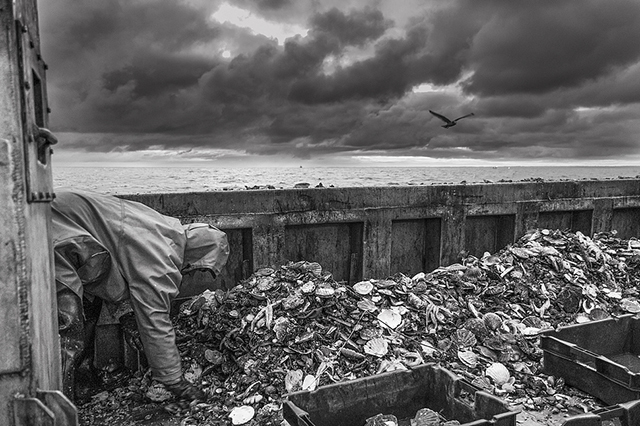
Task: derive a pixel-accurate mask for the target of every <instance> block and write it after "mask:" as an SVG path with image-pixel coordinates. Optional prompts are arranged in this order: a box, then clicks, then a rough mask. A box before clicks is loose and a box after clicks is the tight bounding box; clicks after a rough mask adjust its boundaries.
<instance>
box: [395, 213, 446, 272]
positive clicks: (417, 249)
mask: <svg viewBox="0 0 640 426" xmlns="http://www.w3.org/2000/svg"><path fill="white" fill-rule="evenodd" d="M391 233H392V239H391V273H392V274H393V273H396V272H402V273H403V274H407V275H415V274H417V273H418V272H424V271H432V270H434V269H435V268H437V267H438V266H439V263H440V262H439V259H440V219H439V218H434V219H414V220H394V221H393V222H392V231H391Z"/></svg>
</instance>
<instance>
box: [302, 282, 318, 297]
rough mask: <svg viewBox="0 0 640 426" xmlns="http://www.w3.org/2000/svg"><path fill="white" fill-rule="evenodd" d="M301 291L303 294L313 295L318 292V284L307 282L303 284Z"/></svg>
mask: <svg viewBox="0 0 640 426" xmlns="http://www.w3.org/2000/svg"><path fill="white" fill-rule="evenodd" d="M300 291H302V293H304V294H311V293H313V292H314V291H316V284H315V283H314V282H313V281H307V282H306V283H304V284H302V287H300Z"/></svg>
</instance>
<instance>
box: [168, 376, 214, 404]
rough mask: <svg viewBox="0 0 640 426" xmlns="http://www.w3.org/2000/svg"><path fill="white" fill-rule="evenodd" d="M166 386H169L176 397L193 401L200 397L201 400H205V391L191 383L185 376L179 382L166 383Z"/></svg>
mask: <svg viewBox="0 0 640 426" xmlns="http://www.w3.org/2000/svg"><path fill="white" fill-rule="evenodd" d="M164 387H165V388H167V390H168V391H169V392H171V393H172V394H173V395H175V397H176V398H178V399H184V400H187V401H193V400H195V399H198V400H200V401H204V400H205V395H204V392H202V391H201V390H200V389H198V388H197V387H195V386H194V385H192V384H191V383H189V382H188V381H187V380H185V379H184V378H181V379H180V380H179V381H178V382H176V383H173V384H170V385H168V384H165V385H164Z"/></svg>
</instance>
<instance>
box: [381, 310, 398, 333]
mask: <svg viewBox="0 0 640 426" xmlns="http://www.w3.org/2000/svg"><path fill="white" fill-rule="evenodd" d="M377 318H378V321H380V322H381V323H382V324H384V325H386V326H387V327H389V328H392V329H393V328H396V327H397V326H399V325H400V323H401V322H402V315H400V314H399V313H398V312H396V311H395V310H393V309H382V310H381V311H380V313H379V314H378V316H377Z"/></svg>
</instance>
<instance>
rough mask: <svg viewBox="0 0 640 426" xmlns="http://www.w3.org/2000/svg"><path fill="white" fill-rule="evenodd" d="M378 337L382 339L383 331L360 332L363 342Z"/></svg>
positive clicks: (365, 330) (367, 329) (366, 330)
mask: <svg viewBox="0 0 640 426" xmlns="http://www.w3.org/2000/svg"><path fill="white" fill-rule="evenodd" d="M376 337H382V330H380V329H379V328H363V329H362V330H360V338H361V339H362V340H371V339H375V338H376Z"/></svg>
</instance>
